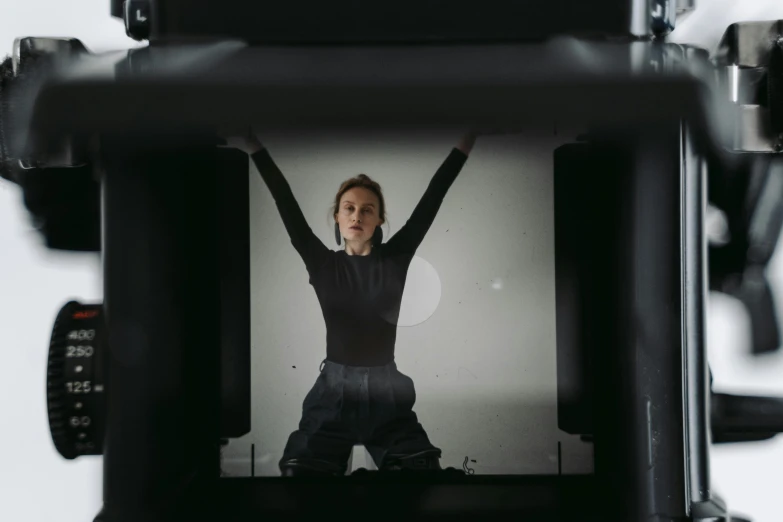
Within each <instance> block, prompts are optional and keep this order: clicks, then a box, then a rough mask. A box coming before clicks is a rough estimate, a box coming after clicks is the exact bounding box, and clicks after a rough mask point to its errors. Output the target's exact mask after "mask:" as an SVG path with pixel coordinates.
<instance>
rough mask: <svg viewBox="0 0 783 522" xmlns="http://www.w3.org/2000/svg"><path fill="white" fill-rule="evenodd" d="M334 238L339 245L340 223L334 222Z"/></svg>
mask: <svg viewBox="0 0 783 522" xmlns="http://www.w3.org/2000/svg"><path fill="white" fill-rule="evenodd" d="M334 239H335V240H337V244H338V245H339V244H340V239H341V236H340V223H335V224H334Z"/></svg>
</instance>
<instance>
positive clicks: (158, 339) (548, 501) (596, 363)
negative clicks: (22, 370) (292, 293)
mask: <svg viewBox="0 0 783 522" xmlns="http://www.w3.org/2000/svg"><path fill="white" fill-rule="evenodd" d="M692 8H693V6H692V5H691V4H689V3H688V2H682V3H681V4H679V3H677V2H674V1H667V0H650V1H645V2H639V1H619V0H618V1H613V2H609V1H606V2H576V1H565V0H562V1H558V2H546V3H542V2H532V1H523V2H511V1H502V0H494V1H492V2H491V3H490V4H489V5H487V4H482V6H481V8H480V9H478V8H477V7H476V6H468V5H463V4H454V3H446V2H441V1H436V0H428V1H426V2H423V3H422V2H416V3H415V5H414V3H413V2H402V3H400V2H396V3H394V4H361V5H359V4H358V3H356V2H348V1H342V2H337V3H331V4H328V5H326V4H319V3H316V2H297V3H288V4H284V3H278V4H269V3H265V2H256V3H252V2H247V1H242V0H230V1H229V2H228V3H226V2H225V1H224V2H221V3H220V4H219V5H216V4H215V2H210V1H208V0H201V1H197V2H184V1H181V0H169V1H166V2H163V1H158V2H155V1H145V0H126V1H125V2H122V3H121V2H116V1H114V2H112V4H111V13H112V15H114V16H118V17H122V18H123V19H124V21H125V24H126V30H127V32H128V34H129V35H131V36H133V37H135V38H137V39H140V40H142V39H148V40H149V42H150V45H149V46H148V47H146V48H141V49H134V50H130V51H127V52H126V51H123V52H116V53H105V54H101V55H94V54H92V53H90V52H89V51H88V50H87V49H86V48H84V46H83V45H81V44H80V43H79V42H78V41H76V40H73V39H47V38H32V37H31V38H22V39H19V40H17V43H16V46H15V49H14V54H13V56H12V57H11V58H9V61H6V63H5V64H4V67H5V74H4V76H3V84H2V89H1V90H0V97H2V98H3V101H4V103H3V105H2V110H3V114H2V116H3V119H2V122H3V123H2V124H3V126H4V127H3V130H4V135H5V136H8V137H9V138H7V139H6V141H5V142H4V143H3V147H1V148H0V150H2V156H1V157H0V160H2V166H3V170H2V173H3V176H4V177H6V178H7V179H10V180H11V181H14V182H17V183H19V184H20V185H21V186H22V187H23V189H24V194H25V204H26V206H27V208H28V210H29V211H30V213H31V214H32V215H33V216H34V217H35V218H36V220H38V221H39V223H40V230H41V232H42V234H43V235H44V237H45V239H46V241H47V244H48V246H49V247H51V248H56V249H64V250H82V251H85V250H86V251H95V252H100V253H101V256H102V259H103V275H104V285H105V286H104V292H105V296H104V302H103V303H102V304H99V305H94V304H93V305H82V304H79V303H69V304H68V305H66V307H64V308H63V311H62V312H61V314H60V317H58V319H57V322H56V325H55V328H54V331H53V334H52V342H51V346H50V358H49V368H48V376H49V380H48V398H49V411H50V425H51V426H52V436H53V440H54V442H55V447H56V448H57V449H58V451H60V453H61V454H62V455H63V456H64V457H65V458H76V457H78V456H81V455H95V454H103V455H104V509H103V511H102V512H101V513H100V514H99V515H98V517H97V518H96V520H98V521H105V522H115V521H124V520H139V519H147V520H161V521H168V520H205V521H207V520H237V521H240V520H242V521H244V520H249V519H250V518H251V517H253V518H255V517H260V516H270V515H272V516H277V517H286V518H297V519H298V518H302V519H304V518H311V517H312V516H317V515H323V514H324V513H329V514H332V515H335V516H351V515H355V514H356V513H359V512H362V511H369V512H377V510H378V507H379V506H382V507H383V511H384V516H385V517H389V518H392V517H394V518H398V517H402V516H417V517H421V518H425V517H426V518H435V517H438V518H443V519H445V518H462V517H465V516H481V517H485V516H487V515H490V516H492V515H497V516H502V517H508V516H520V517H525V518H526V519H530V520H563V521H566V520H602V521H605V520H613V521H614V520H617V521H630V520H648V519H652V518H653V517H658V518H657V519H659V520H693V521H697V520H701V521H707V520H710V521H719V520H724V521H729V520H736V518H732V517H731V515H730V514H729V511H728V508H727V506H726V503H725V502H724V501H723V500H722V499H720V498H718V497H716V496H715V494H714V493H713V492H712V490H711V487H710V477H709V445H710V444H711V443H713V442H730V441H739V440H745V441H747V440H761V439H764V438H769V437H771V436H774V435H775V434H776V433H778V432H779V431H783V407H782V406H781V401H779V400H777V399H774V398H753V397H734V396H730V395H727V394H714V393H712V390H711V383H710V377H709V368H708V366H707V362H706V346H705V340H704V330H705V309H706V299H707V291H708V289H710V288H713V289H720V290H721V291H726V292H730V293H731V292H733V293H736V294H741V295H743V296H745V298H744V302H745V303H746V305H747V306H748V307H749V309H751V310H753V313H752V314H751V315H752V318H755V321H756V323H755V325H754V332H755V331H758V332H763V333H764V335H763V336H760V337H759V339H754V347H755V348H754V350H755V351H756V352H758V353H761V352H765V351H770V350H773V349H776V348H777V346H778V344H779V342H778V338H777V337H776V336H777V335H778V334H777V326H776V323H775V320H774V313H772V312H774V308H773V309H772V312H771V311H770V307H771V306H773V305H772V302H771V299H770V296H769V291H768V284H767V285H766V286H764V284H762V285H759V284H757V283H758V282H759V281H761V282H762V283H764V280H763V277H760V276H758V273H759V268H760V267H763V266H764V265H765V263H766V262H768V260H769V257H770V256H771V250H772V248H771V246H770V242H772V245H774V242H776V241H777V234H778V233H779V231H780V225H781V219H782V218H781V215H782V214H781V213H778V212H770V211H769V210H768V209H769V208H774V209H778V208H781V204H783V194H781V193H776V192H774V190H773V188H774V186H776V185H774V180H775V179H776V174H775V172H776V171H777V170H776V169H779V161H778V156H777V153H779V152H780V151H781V141H780V136H781V133H780V130H781V128H783V127H782V126H783V119H782V118H781V111H780V107H779V105H780V101H779V98H780V96H783V89H781V85H780V66H781V57H780V53H781V49H783V47H781V43H780V42H781V41H783V40H781V38H783V31H782V30H781V23H780V22H777V21H774V22H766V23H755V24H735V25H733V26H731V27H730V28H729V31H727V36H726V37H725V38H724V41H723V42H722V44H721V52H720V53H719V55H718V57H717V58H716V59H715V60H712V61H711V60H710V59H709V57H708V55H707V53H706V52H705V51H704V50H701V49H698V48H694V47H689V46H683V45H676V44H670V43H667V42H666V34H667V33H668V31H670V30H671V29H672V28H673V26H674V23H675V21H676V18H677V15H678V13H680V14H682V13H686V12H688V11H689V10H691V9H692ZM303 13H304V14H303ZM748 42H751V45H748ZM762 87H763V88H762ZM75 107H76V108H78V110H74V108H75ZM553 118H554V119H555V120H558V119H562V120H563V121H576V122H579V123H580V124H582V125H584V126H585V127H586V128H587V129H588V132H587V133H586V134H585V135H583V136H582V137H581V139H580V140H578V141H577V142H575V143H573V144H569V145H565V146H563V147H560V148H558V149H557V150H556V152H555V155H554V163H553V164H554V172H553V175H554V180H555V184H554V186H555V202H556V203H555V204H556V208H555V212H554V214H555V230H556V234H555V236H556V237H555V243H556V248H555V250H556V254H555V260H556V269H555V272H556V293H557V310H556V314H557V330H558V331H557V334H558V335H557V353H558V356H557V361H558V367H557V372H558V423H559V427H560V429H562V430H564V431H566V432H568V433H572V434H578V435H581V436H583V437H584V438H585V439H586V440H590V441H592V443H593V444H594V468H595V472H594V474H593V475H589V476H578V477H569V476H522V477H510V476H509V477H499V476H485V477H481V476H466V475H463V474H461V473H457V474H454V473H446V470H428V471H419V472H415V473H409V472H406V470H401V471H399V472H394V473H379V474H372V473H365V474H362V475H357V476H349V477H344V478H343V477H341V478H340V479H337V478H318V479H315V478H313V479H306V478H290V477H283V478H280V479H276V478H275V479H221V478H220V475H221V472H220V447H221V444H224V443H225V441H227V440H228V439H231V438H235V437H240V436H242V435H244V434H246V433H248V431H249V430H250V335H249V331H250V321H251V318H250V296H249V287H250V267H249V242H250V238H249V234H250V232H249V227H248V221H249V196H248V187H247V183H246V175H247V171H248V168H249V166H248V159H247V156H246V155H244V154H242V153H240V152H239V151H236V150H227V149H219V148H217V147H216V146H215V145H216V136H217V134H218V129H219V128H221V127H240V126H247V125H250V124H251V123H254V124H257V123H259V122H260V123H261V124H262V126H264V127H266V128H270V129H272V128H274V129H285V130H286V131H290V132H296V131H297V130H298V129H306V128H308V129H312V128H347V127H351V128H366V129H371V128H377V127H385V128H396V129H404V128H409V127H411V126H418V127H425V128H427V127H432V128H436V127H438V126H444V125H445V126H457V125H460V126H473V127H479V128H480V127H490V126H492V127H503V126H506V127H513V126H515V125H519V124H520V122H525V123H531V122H537V121H538V122H540V121H549V120H550V119H553ZM748 173H751V174H750V175H749V174H748ZM194 180H198V182H197V183H196V182H194ZM737 180H745V181H742V182H738V181H737ZM748 180H750V181H748ZM751 181H753V182H752V183H751ZM737 186H740V187H741V188H742V190H739V191H738V190H736V187H737ZM769 187H773V188H769ZM748 195H751V196H752V197H745V196H748ZM708 204H714V205H716V206H718V207H720V208H721V209H723V210H724V211H725V212H726V214H727V216H728V220H729V221H730V224H731V228H732V231H733V234H732V241H733V242H732V243H730V244H728V245H723V247H722V248H720V249H719V248H714V247H712V246H711V245H709V244H708V238H707V236H706V231H705V224H704V214H705V209H706V207H707V205H708ZM760 209H766V210H764V211H762V210H760ZM749 215H750V216H752V217H751V218H750V219H748V218H747V216H749ZM129 217H132V219H130V218H129ZM586 228H589V229H591V230H596V231H598V232H597V233H594V234H585V233H584V230H585V229H586ZM748 252H751V253H753V254H754V255H752V256H749V255H748ZM738 274H739V276H738ZM765 284H766V283H765ZM758 288H762V291H759V290H758ZM764 289H767V291H764ZM756 341H757V342H756ZM87 377H89V378H87ZM759 405H763V406H764V408H761V409H759V408H758V406H759ZM390 491H391V492H393V494H394V499H395V501H394V502H393V503H392V502H389V495H390ZM340 498H351V499H353V502H352V503H351V504H350V505H348V504H346V503H342V502H339V501H336V499H340ZM618 498H621V499H623V501H618ZM370 510H372V511H370Z"/></svg>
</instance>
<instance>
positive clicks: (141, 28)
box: [123, 0, 150, 41]
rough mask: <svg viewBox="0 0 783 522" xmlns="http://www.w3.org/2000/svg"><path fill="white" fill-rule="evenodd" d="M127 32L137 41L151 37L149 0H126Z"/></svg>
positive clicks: (124, 10) (124, 12) (125, 17)
mask: <svg viewBox="0 0 783 522" xmlns="http://www.w3.org/2000/svg"><path fill="white" fill-rule="evenodd" d="M123 18H124V19H125V33H126V34H127V35H128V36H130V37H131V38H133V39H134V40H137V41H142V40H148V39H149V37H150V2H149V0H125V4H124V8H123Z"/></svg>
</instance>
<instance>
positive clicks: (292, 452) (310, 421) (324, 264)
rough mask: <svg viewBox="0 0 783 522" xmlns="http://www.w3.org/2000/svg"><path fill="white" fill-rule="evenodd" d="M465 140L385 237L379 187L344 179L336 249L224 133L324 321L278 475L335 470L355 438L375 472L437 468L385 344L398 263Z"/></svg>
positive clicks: (398, 293)
mask: <svg viewBox="0 0 783 522" xmlns="http://www.w3.org/2000/svg"><path fill="white" fill-rule="evenodd" d="M474 142H475V135H474V134H468V135H466V136H465V137H463V138H462V139H461V140H460V142H459V143H458V144H457V146H456V147H454V148H453V149H452V150H451V152H450V154H449V155H448V157H447V158H446V160H445V161H444V162H443V164H442V165H441V166H440V168H439V169H438V171H437V172H436V173H435V175H434V177H433V178H432V180H431V181H430V184H429V186H428V188H427V190H426V192H425V193H424V196H423V197H422V198H421V200H420V201H419V203H418V205H417V206H416V208H415V210H414V211H413V214H412V215H411V217H410V219H409V220H408V222H407V223H406V224H405V226H403V227H402V229H400V231H399V232H397V233H396V234H394V236H393V237H392V238H391V239H389V240H388V241H387V242H386V243H382V242H381V240H382V232H381V225H383V224H384V222H385V220H386V204H385V202H384V198H383V193H382V191H381V187H380V185H378V183H376V182H374V181H372V180H371V179H370V178H369V177H368V176H366V175H364V174H362V175H360V176H358V177H356V178H352V179H349V180H347V181H345V182H344V183H343V184H342V186H341V187H340V190H339V191H338V192H337V195H336V196H335V200H334V209H333V216H334V222H335V225H334V226H335V240H336V242H337V244H338V245H340V244H341V243H343V242H344V244H345V247H344V249H343V250H341V251H333V250H331V249H328V248H327V247H326V246H324V244H323V243H321V241H320V240H319V239H318V238H317V237H316V236H315V234H313V232H312V230H311V229H310V227H309V226H308V224H307V222H306V221H305V217H304V215H303V214H302V211H301V209H300V207H299V204H298V203H297V201H296V199H295V198H294V195H293V193H292V192H291V188H290V186H289V185H288V182H287V181H286V180H285V178H284V177H283V174H282V173H281V172H280V170H279V169H278V167H277V166H276V165H275V163H274V161H273V160H272V158H271V156H270V155H269V153H268V152H267V150H266V149H265V148H264V146H263V145H262V144H261V142H260V141H259V140H258V139H257V138H256V136H255V134H254V133H253V132H252V131H250V132H248V134H247V136H244V137H242V138H239V139H233V140H228V144H229V145H230V146H234V147H237V148H240V149H242V150H244V151H245V152H247V153H248V154H250V156H251V158H252V160H253V162H254V164H255V165H256V167H257V168H258V171H259V172H260V173H261V176H262V178H263V179H264V182H265V183H266V185H267V187H269V190H270V191H271V193H272V196H273V197H274V200H275V203H276V204H277V208H278V210H279V212H280V216H281V217H282V219H283V224H284V225H285V228H286V230H287V232H288V235H289V237H290V238H291V243H292V244H293V246H294V248H295V249H296V251H297V252H298V253H299V255H300V256H301V257H302V260H303V261H304V263H305V267H306V268H307V272H308V274H309V276H310V284H311V285H312V286H313V288H314V289H315V292H316V295H317V296H318V301H319V302H320V304H321V310H322V311H323V315H324V320H325V321H326V359H325V360H324V361H323V362H322V363H321V374H320V375H319V377H318V378H317V380H316V382H315V385H314V386H313V388H312V389H311V390H310V392H309V393H308V394H307V396H306V397H305V399H304V403H303V406H302V418H301V421H300V423H299V429H298V430H296V431H294V432H293V433H292V434H291V435H290V437H289V439H288V443H287V445H286V448H285V450H284V452H283V457H282V459H281V460H280V462H279V466H280V470H281V472H282V474H283V475H284V476H294V475H319V474H320V475H323V474H326V475H344V474H345V472H346V468H347V461H348V458H349V456H350V453H351V449H352V448H353V446H354V445H355V444H363V445H364V446H365V448H367V450H368V452H369V453H370V455H371V456H372V458H373V460H374V461H375V463H376V465H377V466H378V468H379V469H440V465H439V463H438V461H439V459H440V455H441V451H440V449H438V448H436V447H435V446H433V445H432V444H431V443H430V440H429V438H428V437H427V433H426V432H425V431H424V428H423V427H422V426H421V424H420V423H419V422H418V419H417V417H416V414H415V413H414V412H413V404H414V402H415V401H416V392H415V389H414V386H413V381H412V380H411V379H410V378H409V377H408V376H406V375H404V374H402V373H400V372H399V371H398V370H397V366H396V364H395V362H394V343H395V339H396V336H397V318H398V316H399V312H400V303H401V301H402V293H403V289H404V286H405V279H406V276H407V272H408V267H409V265H410V262H411V260H412V259H413V256H414V253H415V252H416V249H417V248H418V246H419V245H420V244H421V242H422V240H423V239H424V236H425V234H426V233H427V231H428V230H429V228H430V225H432V222H433V221H434V220H435V216H436V215H437V212H438V209H439V208H440V206H441V203H442V201H443V198H444V196H445V195H446V192H447V191H448V190H449V187H451V184H452V183H453V182H454V180H455V179H456V177H457V175H458V174H459V172H460V170H461V169H462V167H463V165H464V164H465V161H466V160H467V157H468V155H469V154H470V151H471V149H472V147H473V144H474Z"/></svg>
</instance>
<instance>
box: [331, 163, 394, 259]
mask: <svg viewBox="0 0 783 522" xmlns="http://www.w3.org/2000/svg"><path fill="white" fill-rule="evenodd" d="M332 213H333V215H334V220H335V222H336V223H337V224H338V225H339V226H340V234H341V235H342V237H344V238H345V240H346V242H347V241H353V242H357V243H361V242H364V241H370V240H371V239H372V237H373V234H374V233H375V228H376V227H379V226H381V225H383V224H384V223H385V222H386V204H385V202H384V200H383V191H382V190H381V186H380V185H379V184H378V183H376V182H375V181H373V180H372V179H370V177H369V176H367V175H366V174H360V175H358V176H357V177H355V178H351V179H349V180H346V181H345V182H343V184H342V185H341V186H340V190H338V191H337V195H336V196H335V198H334V208H333V212H332Z"/></svg>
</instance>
